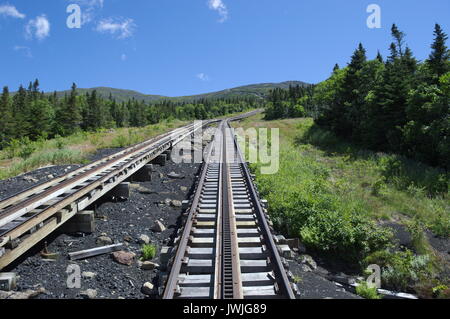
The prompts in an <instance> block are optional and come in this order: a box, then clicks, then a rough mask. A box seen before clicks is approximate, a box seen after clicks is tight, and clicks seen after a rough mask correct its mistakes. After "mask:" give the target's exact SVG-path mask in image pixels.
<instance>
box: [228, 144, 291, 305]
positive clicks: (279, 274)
mask: <svg viewBox="0 0 450 319" xmlns="http://www.w3.org/2000/svg"><path fill="white" fill-rule="evenodd" d="M234 143H235V145H236V150H237V152H238V157H239V159H240V161H241V162H242V163H243V164H242V169H243V170H244V176H245V179H246V181H247V185H248V187H249V193H250V196H251V198H252V200H253V203H254V205H255V207H254V208H255V211H256V213H257V217H258V220H259V223H260V225H262V231H263V235H264V236H265V240H266V244H268V248H269V249H268V251H269V254H270V257H271V260H272V263H273V264H274V265H275V269H274V272H275V277H276V278H277V282H278V284H279V289H280V290H281V292H282V293H283V294H284V295H285V296H286V297H287V298H289V299H296V297H295V294H294V291H293V290H292V286H291V283H290V281H289V278H288V276H287V274H286V271H285V269H284V266H283V263H282V261H281V257H280V255H279V253H278V249H277V245H276V244H275V241H274V239H273V236H272V232H271V230H270V227H269V224H268V222H267V218H266V216H265V212H264V209H263V207H262V205H261V202H260V200H259V195H258V192H257V190H256V188H255V185H254V183H253V181H252V178H251V173H250V170H249V168H248V166H247V164H246V162H245V160H244V156H243V154H242V151H241V148H240V147H239V144H238V141H237V139H236V138H235V139H234Z"/></svg>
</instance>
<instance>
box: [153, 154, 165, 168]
mask: <svg viewBox="0 0 450 319" xmlns="http://www.w3.org/2000/svg"><path fill="white" fill-rule="evenodd" d="M166 161H167V155H166V154H161V155H159V156H158V157H156V158H155V159H154V160H153V161H152V163H153V164H157V165H161V166H166Z"/></svg>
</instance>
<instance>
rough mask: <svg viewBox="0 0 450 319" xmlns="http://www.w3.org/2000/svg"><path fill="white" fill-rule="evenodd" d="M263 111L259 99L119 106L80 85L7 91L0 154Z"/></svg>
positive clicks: (1, 105)
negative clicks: (99, 133) (87, 135)
mask: <svg viewBox="0 0 450 319" xmlns="http://www.w3.org/2000/svg"><path fill="white" fill-rule="evenodd" d="M259 106H261V100H260V99H258V98H256V97H253V98H252V97H247V98H242V97H239V98H229V99H203V100H198V101H196V102H192V103H187V102H182V101H180V102H177V101H171V100H163V101H161V102H153V103H146V102H145V101H138V100H136V99H130V100H127V101H126V102H118V101H116V100H115V99H114V98H113V97H112V96H110V97H109V98H106V99H105V98H103V97H102V96H100V95H99V94H98V92H97V91H96V90H93V91H92V92H85V93H84V94H83V93H79V92H78V90H77V87H76V85H75V84H73V86H72V90H71V91H70V93H68V94H66V95H64V96H63V97H59V96H58V94H57V93H56V92H55V93H53V94H49V95H48V94H45V93H44V92H41V91H40V90H39V81H38V80H35V81H34V82H33V83H30V84H29V86H28V88H27V89H25V88H24V87H22V86H21V87H20V88H19V90H18V92H17V93H16V94H14V95H13V96H11V94H10V93H9V89H8V87H4V88H3V93H2V95H1V97H0V148H4V147H6V146H9V145H11V144H17V143H20V144H27V143H28V142H29V141H35V140H38V139H48V138H53V137H55V136H68V135H71V134H73V133H76V132H77V131H81V130H83V131H95V130H97V129H101V128H116V127H117V128H120V127H143V126H146V125H148V124H155V123H159V122H160V121H162V120H166V119H180V120H194V119H207V118H212V117H218V116H222V115H226V114H230V113H236V112H241V111H244V110H247V109H250V108H255V107H259Z"/></svg>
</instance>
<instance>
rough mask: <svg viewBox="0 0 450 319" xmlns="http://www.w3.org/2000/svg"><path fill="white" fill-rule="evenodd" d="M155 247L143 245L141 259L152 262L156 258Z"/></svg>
mask: <svg viewBox="0 0 450 319" xmlns="http://www.w3.org/2000/svg"><path fill="white" fill-rule="evenodd" d="M156 250H157V248H156V246H155V245H143V246H142V249H141V251H142V259H143V260H152V259H153V258H155V256H156Z"/></svg>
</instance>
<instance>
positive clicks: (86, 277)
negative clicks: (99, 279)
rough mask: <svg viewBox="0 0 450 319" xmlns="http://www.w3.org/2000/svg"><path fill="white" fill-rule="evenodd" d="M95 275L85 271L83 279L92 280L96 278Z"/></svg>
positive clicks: (82, 275)
mask: <svg viewBox="0 0 450 319" xmlns="http://www.w3.org/2000/svg"><path fill="white" fill-rule="evenodd" d="M95 275H96V274H95V273H93V272H90V271H85V272H83V273H82V274H81V277H83V278H84V279H92V278H94V277H95Z"/></svg>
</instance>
